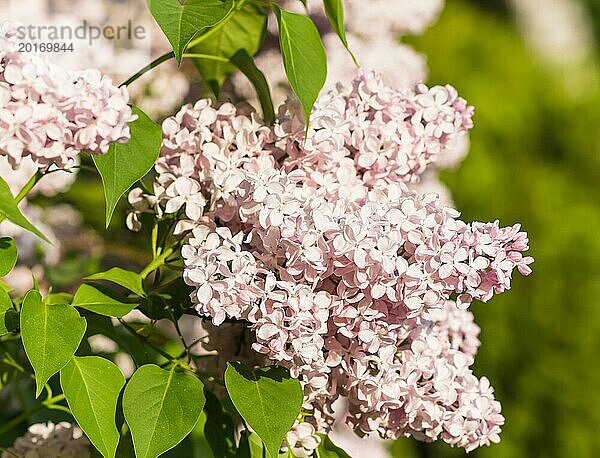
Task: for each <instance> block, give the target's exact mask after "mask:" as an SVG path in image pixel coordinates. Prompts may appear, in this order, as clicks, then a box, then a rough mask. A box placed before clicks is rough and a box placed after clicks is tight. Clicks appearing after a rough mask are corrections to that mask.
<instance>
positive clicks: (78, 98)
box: [0, 23, 135, 170]
mask: <svg viewBox="0 0 600 458" xmlns="http://www.w3.org/2000/svg"><path fill="white" fill-rule="evenodd" d="M18 43H19V42H18V40H17V32H16V28H15V25H14V24H11V23H4V24H3V25H2V26H1V28H0V155H3V156H7V158H8V160H9V162H10V164H11V165H12V167H13V168H17V167H18V166H19V165H20V163H21V162H22V160H23V159H24V158H25V157H27V156H30V157H31V159H32V160H33V162H34V163H35V164H36V165H37V167H38V168H39V169H42V170H46V169H47V168H48V167H50V166H51V165H52V164H55V165H56V166H58V167H59V168H61V169H62V168H66V167H70V166H73V165H74V164H75V163H76V158H77V155H78V154H79V153H81V152H87V153H91V154H103V153H106V152H107V151H108V147H109V146H110V144H111V143H115V142H118V143H123V142H127V141H128V140H129V136H130V134H129V127H128V122H130V121H133V120H134V119H135V116H134V115H132V111H131V107H130V106H128V105H127V103H128V101H129V96H128V94H127V89H126V88H125V87H122V88H117V87H116V86H114V85H113V84H112V81H111V80H110V78H108V77H106V76H103V75H101V74H100V72H99V71H97V70H85V71H69V70H65V69H62V68H60V67H58V66H56V65H53V64H52V63H51V62H49V61H48V60H46V58H44V57H41V56H37V55H35V54H29V53H21V52H19V51H18Z"/></svg>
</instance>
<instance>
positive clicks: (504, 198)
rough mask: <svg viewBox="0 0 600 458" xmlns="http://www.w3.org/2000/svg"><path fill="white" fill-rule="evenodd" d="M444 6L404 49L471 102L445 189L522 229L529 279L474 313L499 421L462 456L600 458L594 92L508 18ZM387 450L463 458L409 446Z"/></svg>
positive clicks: (599, 137) (477, 213)
mask: <svg viewBox="0 0 600 458" xmlns="http://www.w3.org/2000/svg"><path fill="white" fill-rule="evenodd" d="M447 3H448V4H447V7H446V9H445V11H444V13H443V15H442V17H441V19H440V21H439V22H438V24H437V25H435V26H434V27H433V28H432V29H431V30H430V31H429V32H428V33H427V34H426V35H425V36H423V37H420V38H416V39H411V40H410V42H411V43H412V44H413V45H415V47H416V48H417V49H418V50H419V51H421V52H424V53H425V54H426V55H427V56H428V61H429V66H430V67H431V73H430V75H431V76H430V83H431V84H440V83H441V84H445V83H447V82H449V83H451V84H453V85H454V86H455V87H457V88H458V90H459V92H460V93H461V95H463V96H464V97H465V98H467V100H468V101H469V102H470V103H471V104H473V105H475V107H476V116H475V128H474V129H473V131H472V135H471V140H472V148H471V152H470V154H469V156H468V157H467V159H466V160H465V162H464V163H463V165H462V166H461V167H460V168H459V169H458V170H457V171H453V172H448V173H445V174H444V176H443V178H444V181H445V182H446V183H447V184H448V185H449V187H450V188H451V190H452V193H453V195H454V199H455V201H456V204H457V208H458V209H460V210H461V211H462V212H463V215H464V217H465V218H466V220H479V221H487V220H489V219H493V218H496V217H499V218H500V220H501V222H502V223H503V224H504V225H508V224H513V223H515V222H521V223H523V227H524V228H525V230H527V231H528V232H529V235H530V243H531V253H532V255H533V256H534V257H535V263H534V265H533V269H534V273H533V274H532V276H531V277H529V278H520V277H519V276H517V278H515V281H514V287H513V289H512V291H510V292H508V293H506V294H503V295H501V296H498V297H496V298H495V299H493V300H492V301H491V302H490V303H488V304H480V303H477V304H474V305H473V307H472V310H473V312H474V313H475V315H476V319H477V321H478V323H479V325H480V326H481V328H482V333H481V336H480V337H481V340H482V343H483V344H482V347H481V349H480V352H479V355H478V358H477V363H476V366H475V372H476V374H477V375H478V376H482V375H486V376H488V378H489V379H490V380H491V382H492V385H494V386H495V387H496V395H497V397H498V398H499V399H500V401H501V402H502V404H503V413H504V415H505V416H506V425H505V428H504V431H503V434H502V442H501V443H500V444H499V445H496V446H493V447H491V448H489V449H487V448H484V449H481V450H478V451H475V452H472V453H471V454H469V456H471V457H478V458H479V457H485V458H487V457H490V458H532V457H565V458H571V457H576V458H586V457H598V456H600V435H599V434H598V433H599V432H600V390H599V388H598V387H600V366H599V363H600V356H599V351H600V206H599V202H600V186H599V184H600V91H599V90H598V89H599V88H598V87H597V86H591V87H589V86H588V87H584V88H577V87H574V86H575V85H576V84H579V83H578V80H579V79H578V78H577V76H578V75H577V72H578V69H577V68H573V69H569V70H568V72H567V75H568V77H567V82H566V83H565V78H564V74H563V75H562V76H560V75H555V74H553V73H552V71H551V69H549V68H547V67H545V66H544V64H543V63H542V62H540V61H538V60H537V58H536V56H535V55H532V54H531V53H530V51H529V50H528V48H527V47H526V46H525V45H524V43H523V42H522V39H521V37H520V35H519V33H518V31H517V30H516V28H515V25H514V23H513V22H512V20H511V18H510V17H508V16H506V15H502V14H497V12H496V13H494V12H493V11H492V10H490V9H487V8H481V7H480V6H479V5H478V2H471V3H466V2H463V1H452V0H449V1H448V2H447ZM596 3H597V2H596ZM587 70H588V71H589V66H588V67H587ZM593 70H594V71H595V74H596V75H600V72H598V69H597V68H595V69H593ZM569 72H570V73H571V74H569ZM571 76H572V77H573V78H572V80H571ZM571 81H572V83H571ZM393 449H394V451H395V454H394V455H395V456H397V457H403V458H405V457H413V456H414V457H436V458H437V457H453V456H464V452H460V451H457V450H452V449H450V448H449V447H446V446H444V445H441V444H435V445H424V446H420V445H417V446H415V445H413V444H412V443H411V442H409V441H404V440H401V441H399V442H398V443H397V444H395V445H394V447H393Z"/></svg>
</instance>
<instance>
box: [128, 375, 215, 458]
mask: <svg viewBox="0 0 600 458" xmlns="http://www.w3.org/2000/svg"><path fill="white" fill-rule="evenodd" d="M204 402H205V398H204V385H203V384H202V382H201V381H200V380H198V379H197V378H196V377H193V376H191V375H187V374H182V373H179V372H175V367H173V368H172V369H171V370H170V371H167V370H165V369H161V368H160V367H158V366H155V365H153V364H149V365H146V366H142V367H140V368H139V369H138V370H137V371H136V372H135V374H133V376H132V377H131V380H129V383H128V384H127V386H126V387H125V392H124V394H123V413H124V414H125V420H126V421H127V424H128V425H129V428H130V429H131V435H132V437H133V445H134V447H135V453H136V456H137V457H138V458H156V457H158V456H159V455H161V454H162V453H164V452H166V451H167V450H170V449H171V448H173V447H175V446H176V445H177V444H178V443H179V442H181V441H182V440H183V439H184V438H185V437H186V436H187V435H188V434H189V433H190V432H191V431H192V429H194V426H195V425H196V423H197V422H198V419H199V418H200V414H201V413H202V409H203V407H204Z"/></svg>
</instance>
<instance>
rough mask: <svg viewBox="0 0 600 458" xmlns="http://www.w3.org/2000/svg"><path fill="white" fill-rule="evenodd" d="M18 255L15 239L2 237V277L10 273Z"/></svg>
mask: <svg viewBox="0 0 600 458" xmlns="http://www.w3.org/2000/svg"><path fill="white" fill-rule="evenodd" d="M18 257H19V255H18V253H17V246H16V245H15V241H14V240H13V239H11V238H10V237H2V238H0V277H4V276H5V275H8V274H9V273H10V271H11V270H13V268H14V267H15V264H16V263H17V259H18Z"/></svg>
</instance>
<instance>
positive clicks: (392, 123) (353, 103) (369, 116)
mask: <svg viewBox="0 0 600 458" xmlns="http://www.w3.org/2000/svg"><path fill="white" fill-rule="evenodd" d="M295 105H296V104H295V103H294V102H292V103H289V104H288V105H287V106H283V107H282V108H281V114H282V115H283V116H282V117H283V118H284V119H285V121H284V122H283V123H281V124H280V126H279V130H280V131H281V132H282V133H283V134H284V135H286V139H287V141H288V148H287V152H288V155H289V160H288V161H286V165H287V166H288V168H289V167H299V168H302V169H304V170H307V171H308V172H316V173H318V174H324V175H326V176H327V175H330V174H332V173H338V174H339V173H340V170H347V173H346V174H349V172H350V170H351V169H356V171H357V172H358V175H359V176H360V177H361V179H362V181H363V182H364V183H365V184H366V185H367V186H369V187H371V186H373V185H374V184H375V183H376V182H377V181H378V180H381V179H385V180H387V181H393V182H400V181H401V182H407V183H410V182H417V181H418V178H419V175H421V174H422V173H423V172H424V171H425V168H426V167H427V165H429V164H430V163H432V162H435V161H436V160H437V158H438V157H439V156H441V155H442V154H443V153H444V151H445V148H446V146H447V145H449V144H452V143H453V142H455V141H456V139H457V138H458V137H460V136H461V135H464V134H465V133H466V131H467V130H468V129H470V128H471V127H472V126H473V123H472V121H471V116H472V114H473V108H472V107H470V106H468V105H467V103H466V101H465V100H464V99H462V98H460V97H459V96H458V94H457V92H456V90H455V89H454V88H453V87H451V86H435V87H432V88H428V87H427V86H425V85H424V84H419V85H417V86H416V87H415V88H414V89H404V90H395V89H392V88H391V87H389V86H386V85H385V84H384V83H383V81H382V80H381V78H380V77H379V75H378V74H376V73H374V72H367V73H364V72H361V73H360V74H359V76H358V77H357V78H356V79H355V80H354V81H353V83H352V85H351V86H350V87H349V88H347V87H343V86H338V87H337V88H336V89H335V90H333V91H331V92H329V93H327V94H325V95H324V96H322V97H320V98H319V99H318V100H317V104H316V106H315V109H314V110H313V113H312V115H311V122H310V128H309V131H308V135H307V137H306V140H304V138H303V137H304V132H303V131H302V130H301V129H298V128H297V127H296V128H295V129H293V130H290V124H291V122H290V121H289V120H288V119H289V118H291V117H294V116H300V114H299V111H298V110H297V108H296V106H295ZM286 111H287V112H288V113H286ZM286 118H287V119H286ZM295 125H296V126H298V125H302V123H300V122H297V123H295ZM290 140H291V142H290ZM297 145H302V147H297ZM348 159H351V160H352V161H353V162H354V163H353V164H351V163H350V161H348ZM328 181H331V180H328Z"/></svg>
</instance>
